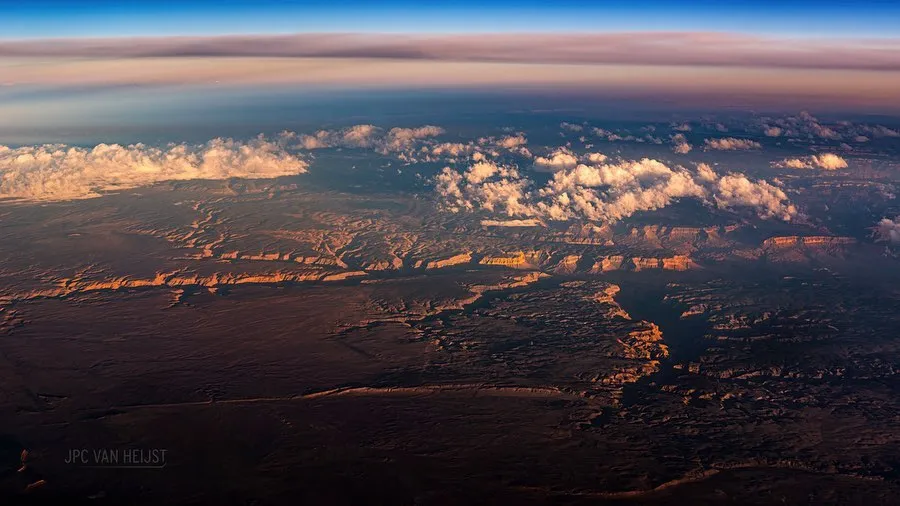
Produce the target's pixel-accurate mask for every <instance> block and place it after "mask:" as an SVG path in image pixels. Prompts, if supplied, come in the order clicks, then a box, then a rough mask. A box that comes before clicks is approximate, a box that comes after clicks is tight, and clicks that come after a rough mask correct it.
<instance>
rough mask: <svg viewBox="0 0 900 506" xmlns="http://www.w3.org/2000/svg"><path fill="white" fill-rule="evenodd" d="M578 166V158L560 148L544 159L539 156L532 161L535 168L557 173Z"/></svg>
mask: <svg viewBox="0 0 900 506" xmlns="http://www.w3.org/2000/svg"><path fill="white" fill-rule="evenodd" d="M577 164H578V157H577V156H575V155H574V154H573V153H572V152H571V151H569V150H568V149H565V148H560V149H557V150H556V151H554V152H553V153H551V154H550V156H549V157H547V158H545V157H543V156H539V157H537V158H535V159H534V165H535V167H537V168H539V169H543V170H549V171H557V170H562V169H570V168H572V167H575V166H576V165H577Z"/></svg>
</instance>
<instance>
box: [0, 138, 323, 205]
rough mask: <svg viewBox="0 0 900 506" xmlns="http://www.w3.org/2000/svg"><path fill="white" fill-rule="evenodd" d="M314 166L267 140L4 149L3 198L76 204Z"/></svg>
mask: <svg viewBox="0 0 900 506" xmlns="http://www.w3.org/2000/svg"><path fill="white" fill-rule="evenodd" d="M307 167H308V164H307V163H306V162H305V161H304V160H302V159H300V158H298V157H297V156H295V155H293V154H291V153H288V152H287V151H285V149H284V148H283V147H282V146H281V145H280V144H278V143H274V142H270V141H267V140H266V139H264V138H263V137H258V138H256V139H253V140H250V141H247V142H238V141H234V140H231V139H213V140H211V141H209V142H207V143H206V144H202V145H199V146H190V145H186V144H175V145H169V146H167V147H165V148H154V147H150V146H145V145H143V144H134V145H129V146H120V145H118V144H100V145H98V146H96V147H94V148H93V149H86V148H79V147H70V146H65V145H59V144H54V145H43V146H24V147H19V148H9V147H6V146H0V198H13V199H22V200H32V201H35V200H70V199H81V198H89V197H97V196H99V195H100V194H102V193H103V192H106V191H114V190H122V189H128V188H135V187H138V186H145V185H151V184H154V183H158V182H162V181H177V180H187V179H228V178H232V177H239V178H273V177H278V176H287V175H294V174H302V173H304V172H306V170H307Z"/></svg>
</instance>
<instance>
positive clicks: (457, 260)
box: [425, 251, 472, 269]
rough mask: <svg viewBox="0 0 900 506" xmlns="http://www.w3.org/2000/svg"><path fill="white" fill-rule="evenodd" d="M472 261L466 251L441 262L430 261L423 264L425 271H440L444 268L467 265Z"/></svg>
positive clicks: (469, 253)
mask: <svg viewBox="0 0 900 506" xmlns="http://www.w3.org/2000/svg"><path fill="white" fill-rule="evenodd" d="M471 261H472V253H471V252H469V251H467V252H465V253H460V254H458V255H453V256H452V257H449V258H444V259H442V260H432V261H430V262H427V263H426V264H425V268H426V269H442V268H444V267H452V266H454V265H459V264H467V263H469V262H471Z"/></svg>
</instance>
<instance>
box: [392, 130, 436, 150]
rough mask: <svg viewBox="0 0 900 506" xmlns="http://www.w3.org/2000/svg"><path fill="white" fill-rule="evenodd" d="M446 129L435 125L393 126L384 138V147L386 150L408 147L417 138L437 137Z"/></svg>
mask: <svg viewBox="0 0 900 506" xmlns="http://www.w3.org/2000/svg"><path fill="white" fill-rule="evenodd" d="M443 133H444V129H443V128H441V127H438V126H434V125H425V126H422V127H418V128H392V129H391V130H390V131H389V132H388V133H387V135H386V136H385V138H384V141H383V146H382V149H383V151H386V152H392V151H402V150H404V149H408V148H409V147H410V146H411V145H412V144H413V143H414V142H415V141H416V140H418V139H425V138H428V137H437V136H438V135H441V134H443Z"/></svg>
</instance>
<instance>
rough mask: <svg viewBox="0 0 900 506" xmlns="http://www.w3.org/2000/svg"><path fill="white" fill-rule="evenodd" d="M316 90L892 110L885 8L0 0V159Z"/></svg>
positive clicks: (891, 0) (210, 118) (899, 83)
mask: <svg viewBox="0 0 900 506" xmlns="http://www.w3.org/2000/svg"><path fill="white" fill-rule="evenodd" d="M332 91H334V92H338V93H342V94H343V95H341V96H342V97H351V98H352V97H356V96H359V97H366V96H371V95H372V93H376V92H377V93H381V92H384V93H393V92H399V93H408V92H409V91H419V92H424V93H426V95H427V96H428V97H429V98H428V101H427V103H428V104H430V105H428V107H432V106H434V104H437V103H438V102H437V101H438V100H439V98H436V97H437V94H438V92H440V93H444V92H450V93H457V92H459V93H463V94H467V93H482V92H484V93H488V94H492V93H495V92H502V93H522V94H529V93H530V94H538V95H542V96H544V95H546V96H553V97H557V98H558V99H559V100H561V101H562V102H565V104H564V105H565V106H566V107H568V106H569V105H570V102H571V101H572V99H571V98H570V97H571V96H576V95H577V96H579V97H584V98H582V99H580V103H582V104H590V103H593V102H595V101H600V102H602V101H603V100H607V101H609V100H618V99H620V98H627V99H630V100H646V101H650V103H653V104H661V103H663V104H671V105H672V107H675V108H693V107H698V106H702V107H710V108H718V107H726V108H736V107H742V108H754V109H763V110H765V109H778V110H781V109H793V110H797V109H798V108H807V109H811V110H815V111H819V112H822V111H828V110H834V111H847V110H851V111H855V112H860V113H888V112H890V113H891V114H894V113H896V112H898V111H900V1H897V0H859V1H850V0H757V1H749V0H730V1H729V0H715V1H714V0H699V1H687V0H681V1H677V2H672V1H662V0H554V1H536V0H453V1H448V0H430V1H426V0H387V1H378V2H376V1H372V0H177V1H174V0H163V1H155V2H151V1H147V0H129V1H125V0H115V1H113V0H95V1H78V2H76V1H72V0H28V1H23V0H16V1H10V0H0V145H2V144H4V143H18V142H32V141H33V142H68V141H72V140H74V139H90V140H97V141H105V140H108V139H109V138H111V137H114V136H115V135H117V134H118V133H119V132H122V133H127V132H131V131H132V130H129V129H136V130H135V131H137V130H141V129H145V128H150V127H148V125H150V126H152V128H154V129H160V128H164V127H165V128H168V129H169V130H170V131H173V132H174V131H179V132H185V131H194V130H197V129H198V128H199V127H198V121H199V122H201V123H203V125H208V126H213V127H217V128H221V127H223V125H227V124H235V125H242V124H243V123H244V122H245V120H246V118H247V117H248V115H249V116H252V117H257V116H258V117H259V118H262V119H260V125H262V126H263V127H264V128H266V129H268V128H273V129H275V128H279V127H280V126H281V125H282V124H283V123H285V122H288V121H295V120H294V119H293V118H295V117H299V116H302V115H303V114H309V115H312V117H316V118H321V119H322V120H325V121H329V120H330V121H336V120H337V118H335V117H332V116H334V115H335V114H336V112H335V111H336V109H334V108H333V107H329V108H325V109H322V110H319V109H316V107H315V104H316V103H317V101H321V99H320V98H319V97H320V96H321V95H320V94H321V93H323V92H325V93H329V92H332ZM283 93H289V95H284V94H283ZM207 97H208V98H207ZM272 97H278V99H279V100H282V101H285V100H286V101H287V102H289V103H291V104H295V105H296V107H295V108H294V109H291V112H290V114H288V113H284V114H281V115H278V114H274V115H273V114H270V109H267V108H266V107H265V106H264V105H261V104H266V103H268V102H269V101H270V100H271V99H272ZM285 97H287V98H285ZM329 100H331V99H329ZM341 100H343V99H341ZM441 100H443V99H441ZM338 102H340V100H338V99H334V100H333V101H331V102H329V103H338ZM260 107H262V110H263V111H264V112H265V114H262V113H260V114H256V113H255V112H254V114H250V113H248V112H247V111H248V110H250V111H251V112H253V111H256V109H254V108H260ZM423 107H424V106H423ZM300 110H302V111H304V112H303V113H302V114H301V113H300V112H298V111H300ZM348 114H350V113H348ZM272 117H275V118H274V119H272ZM203 125H200V126H203ZM176 127H177V128H176ZM141 131H143V130H141ZM204 132H205V130H204ZM129 135H130V134H129ZM153 135H156V134H153ZM153 138H156V137H153ZM133 139H136V140H143V139H144V138H143V137H140V136H137V137H133Z"/></svg>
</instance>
